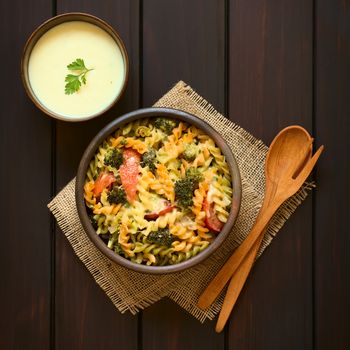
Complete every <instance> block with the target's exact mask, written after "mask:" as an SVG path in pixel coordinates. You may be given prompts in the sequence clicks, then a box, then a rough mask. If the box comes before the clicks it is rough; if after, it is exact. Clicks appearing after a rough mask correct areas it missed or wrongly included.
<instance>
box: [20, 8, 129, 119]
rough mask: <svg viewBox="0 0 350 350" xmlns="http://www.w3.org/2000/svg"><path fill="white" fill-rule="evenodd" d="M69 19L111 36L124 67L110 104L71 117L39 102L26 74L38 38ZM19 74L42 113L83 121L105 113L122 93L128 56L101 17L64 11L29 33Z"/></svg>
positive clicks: (127, 67)
mask: <svg viewBox="0 0 350 350" xmlns="http://www.w3.org/2000/svg"><path fill="white" fill-rule="evenodd" d="M71 21H83V22H87V23H91V24H94V25H96V26H98V27H100V28H101V29H103V30H104V31H105V32H107V33H108V34H109V35H110V36H111V37H112V38H113V40H114V41H115V42H116V44H117V45H118V47H119V49H120V51H121V54H122V57H123V61H124V67H125V70H124V71H125V73H124V77H123V85H122V88H121V89H120V92H119V94H118V95H117V96H116V97H115V98H114V99H113V100H112V101H111V102H110V104H109V105H108V106H106V108H104V109H103V110H101V111H99V112H97V113H94V114H91V115H88V116H83V117H77V116H74V118H73V117H72V118H70V117H67V116H64V115H61V114H59V113H56V112H55V111H52V110H50V109H48V108H47V107H46V106H45V105H43V104H42V103H41V101H40V100H39V99H38V98H37V97H36V95H35V93H34V91H33V89H32V87H31V85H30V81H29V74H28V64H29V58H30V54H31V52H32V50H33V48H34V46H35V44H36V43H37V42H38V40H39V39H40V38H41V37H42V36H43V35H44V34H45V33H46V32H47V31H48V30H50V29H51V28H53V27H55V26H57V25H59V24H62V23H64V22H71ZM21 76H22V82H23V85H24V88H25V90H26V92H27V94H28V96H29V98H30V99H31V100H32V101H33V103H34V104H35V105H36V106H37V107H38V108H39V109H41V110H42V111H43V112H44V113H46V114H47V115H49V116H51V117H54V118H56V119H61V120H65V121H71V122H76V121H83V120H88V119H92V118H95V117H97V116H99V115H101V114H103V113H105V112H106V111H107V110H109V109H110V108H111V107H112V106H114V104H115V103H116V102H117V101H118V100H119V99H120V97H121V96H122V95H123V93H124V91H125V88H126V85H127V81H128V77H129V58H128V54H127V51H126V48H125V45H124V43H123V41H122V39H121V38H120V36H119V34H118V33H117V32H116V31H115V30H114V29H113V28H112V27H111V26H110V25H109V24H108V23H106V22H105V21H103V20H102V19H100V18H98V17H95V16H92V15H89V14H87V13H80V12H70V13H65V14H62V15H58V16H56V17H52V18H50V19H49V20H47V21H46V22H44V23H42V24H41V25H40V26H39V27H38V28H37V29H36V30H35V31H34V32H33V33H32V34H31V36H30V37H29V39H28V40H27V42H26V44H25V46H24V50H23V54H22V61H21Z"/></svg>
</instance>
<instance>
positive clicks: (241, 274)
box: [215, 129, 313, 333]
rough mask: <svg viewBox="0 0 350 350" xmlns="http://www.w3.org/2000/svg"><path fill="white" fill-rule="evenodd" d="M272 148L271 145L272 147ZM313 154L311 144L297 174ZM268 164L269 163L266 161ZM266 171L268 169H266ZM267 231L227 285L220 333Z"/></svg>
mask: <svg viewBox="0 0 350 350" xmlns="http://www.w3.org/2000/svg"><path fill="white" fill-rule="evenodd" d="M302 131H304V133H305V142H306V143H309V144H310V143H311V142H312V141H313V140H312V138H311V136H310V135H309V133H308V132H307V131H306V130H305V129H302ZM270 149H271V147H270ZM311 155H312V145H311V144H310V147H309V151H308V153H307V155H306V158H305V160H304V162H302V164H301V165H300V167H299V169H297V171H296V174H298V173H300V171H301V170H302V169H303V168H304V166H305V164H306V162H307V161H309V160H310V158H311ZM266 164H267V163H266ZM266 164H265V166H266ZM265 171H266V169H265ZM269 194H271V192H269V193H266V194H265V196H264V201H263V205H262V207H261V209H260V212H259V215H258V217H257V220H259V218H260V216H261V213H263V212H264V210H265V209H266V207H267V206H268V205H269V204H270V200H271V198H272V197H271V195H269ZM265 232H266V229H264V230H263V231H262V233H261V234H260V237H259V238H258V240H257V241H256V242H255V244H254V245H253V247H252V248H251V249H250V251H249V253H248V254H247V255H246V257H245V258H244V260H243V262H242V263H241V264H240V265H239V266H238V268H237V270H236V271H235V272H234V274H233V276H232V278H231V280H230V283H229V285H228V287H227V291H226V296H225V299H224V302H223V305H222V308H221V311H220V314H219V317H218V321H217V324H216V328H215V330H216V332H218V333H220V332H221V331H222V330H223V329H224V327H225V324H226V322H227V320H228V318H229V317H230V314H231V312H232V309H233V307H234V306H235V304H236V301H237V299H238V297H239V295H240V293H241V290H242V288H243V286H244V284H245V282H246V280H247V278H248V275H249V273H250V271H251V269H252V267H253V264H254V262H255V259H256V256H257V254H258V251H259V248H260V245H261V242H262V240H263V238H264V236H265Z"/></svg>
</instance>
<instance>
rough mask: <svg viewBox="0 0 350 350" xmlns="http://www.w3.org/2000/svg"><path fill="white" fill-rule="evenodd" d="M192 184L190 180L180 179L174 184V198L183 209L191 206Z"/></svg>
mask: <svg viewBox="0 0 350 350" xmlns="http://www.w3.org/2000/svg"><path fill="white" fill-rule="evenodd" d="M193 191H194V183H193V181H192V180H191V179H187V178H186V179H181V180H178V181H176V182H175V197H176V200H177V202H178V203H179V205H181V206H182V207H184V208H187V207H190V206H192V204H193Z"/></svg>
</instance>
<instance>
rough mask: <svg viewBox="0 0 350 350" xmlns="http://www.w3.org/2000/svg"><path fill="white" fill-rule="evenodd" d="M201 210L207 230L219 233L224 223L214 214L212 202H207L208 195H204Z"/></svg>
mask: <svg viewBox="0 0 350 350" xmlns="http://www.w3.org/2000/svg"><path fill="white" fill-rule="evenodd" d="M203 210H204V212H205V225H206V226H207V227H208V229H209V230H211V231H214V232H216V233H219V232H220V231H221V229H222V227H223V226H224V223H223V222H221V221H220V220H219V219H218V217H217V216H216V213H215V209H214V202H213V203H209V201H208V197H206V198H205V200H204V202H203Z"/></svg>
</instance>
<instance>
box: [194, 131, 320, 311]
mask: <svg viewBox="0 0 350 350" xmlns="http://www.w3.org/2000/svg"><path fill="white" fill-rule="evenodd" d="M305 135H306V134H305V130H304V129H303V128H302V127H300V126H290V127H288V128H285V129H283V130H282V131H281V132H280V133H279V134H278V135H277V136H276V138H275V139H274V141H273V142H272V144H271V147H270V151H269V153H268V156H267V159H266V166H265V175H266V189H265V193H266V201H268V202H266V203H268V205H266V204H264V205H263V207H264V210H263V211H261V214H260V215H259V220H258V221H257V222H256V223H255V225H254V227H253V229H252V231H251V232H250V234H249V235H248V236H247V238H246V239H245V241H244V242H243V243H242V244H241V246H240V247H239V248H238V249H237V250H236V251H235V252H234V254H233V255H232V256H231V257H230V258H229V259H228V260H227V262H226V263H225V265H224V266H223V267H222V269H221V270H220V271H219V273H218V274H217V275H216V277H215V278H214V279H213V280H212V281H211V283H210V284H209V285H208V287H207V288H206V289H205V291H204V292H203V293H202V295H201V297H200V298H199V301H198V306H199V307H200V308H203V309H205V308H207V307H209V306H210V305H211V304H212V302H213V301H214V300H215V299H216V298H217V296H218V295H219V293H220V292H221V290H222V289H223V287H224V286H225V285H226V283H227V282H228V280H229V279H230V278H231V276H232V275H233V273H234V272H235V271H236V270H237V268H238V267H239V265H240V264H241V263H242V262H243V260H244V258H245V257H246V255H247V254H248V253H249V251H250V250H251V248H252V247H253V246H254V244H255V243H256V242H257V240H258V239H259V237H260V234H261V232H262V231H263V230H264V228H265V227H266V225H267V224H268V222H269V220H270V219H271V217H272V215H273V214H274V213H275V212H276V210H277V209H278V208H279V206H280V205H281V204H282V203H283V202H284V201H285V200H286V199H287V198H289V197H290V196H292V195H293V194H295V193H296V192H297V190H298V189H299V188H300V187H301V185H302V184H303V183H304V181H305V180H306V178H307V177H308V175H309V174H310V172H311V170H312V168H313V167H314V165H315V164H316V161H317V159H318V158H319V156H320V154H321V153H322V151H323V146H321V147H320V148H319V149H318V150H317V152H316V153H315V155H314V156H313V157H312V158H311V159H310V160H309V161H308V162H306V164H305V165H304V167H303V168H302V170H301V171H300V172H299V174H298V175H297V176H296V173H298V170H299V169H300V167H301V165H302V164H303V163H304V162H305V159H306V156H307V154H308V152H309V148H310V145H311V143H312V139H309V137H305ZM264 202H265V201H264ZM258 243H259V242H258ZM250 261H252V260H250ZM253 261H254V259H253Z"/></svg>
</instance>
